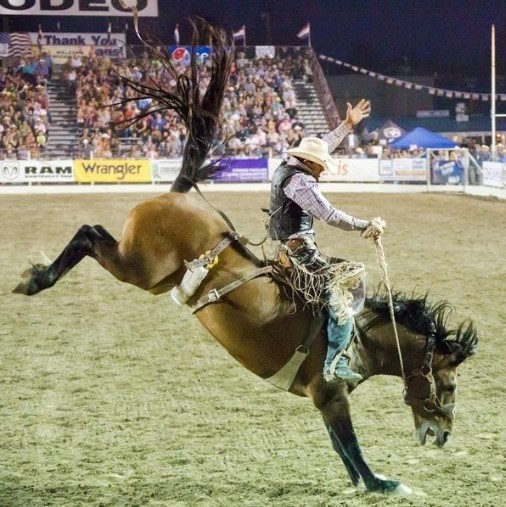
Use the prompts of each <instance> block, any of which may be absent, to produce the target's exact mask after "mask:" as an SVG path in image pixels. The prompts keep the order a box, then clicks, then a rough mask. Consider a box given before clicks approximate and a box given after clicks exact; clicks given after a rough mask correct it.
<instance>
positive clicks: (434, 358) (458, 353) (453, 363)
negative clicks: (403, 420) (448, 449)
mask: <svg viewBox="0 0 506 507" xmlns="http://www.w3.org/2000/svg"><path fill="white" fill-rule="evenodd" d="M440 324H441V322H440ZM450 336H452V338H453V339H450ZM477 341H478V337H477V332H476V329H475V327H474V324H473V323H472V322H465V323H463V324H461V325H460V327H459V328H458V329H457V330H456V331H450V332H447V331H446V330H445V329H444V326H438V327H437V328H436V327H434V334H431V335H429V336H428V338H427V346H426V348H425V357H424V359H423V363H422V365H421V367H420V368H417V369H415V370H413V371H411V372H406V390H405V393H404V401H405V402H406V403H407V404H408V405H410V406H411V409H412V411H413V417H414V421H415V433H414V436H415V440H416V441H417V442H418V443H419V444H420V445H424V444H425V442H426V439H427V435H430V436H433V437H435V443H436V445H437V446H438V447H443V446H444V445H445V444H446V442H447V441H448V440H449V438H450V436H451V433H452V428H453V421H454V419H455V413H456V391H457V366H458V365H459V364H460V363H461V362H462V361H464V360H465V359H466V358H467V357H469V356H471V355H472V354H474V352H475V350H476V345H477Z"/></svg>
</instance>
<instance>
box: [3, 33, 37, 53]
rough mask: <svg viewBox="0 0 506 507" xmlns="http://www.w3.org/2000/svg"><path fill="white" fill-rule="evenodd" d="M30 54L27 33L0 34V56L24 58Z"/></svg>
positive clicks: (29, 39)
mask: <svg viewBox="0 0 506 507" xmlns="http://www.w3.org/2000/svg"><path fill="white" fill-rule="evenodd" d="M31 53H32V39H31V37H30V34H29V33H28V32H14V33H7V32H0V56H26V55H30V54H31Z"/></svg>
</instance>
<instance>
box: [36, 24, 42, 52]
mask: <svg viewBox="0 0 506 507" xmlns="http://www.w3.org/2000/svg"><path fill="white" fill-rule="evenodd" d="M37 46H39V49H41V48H42V25H39V32H38V34H37Z"/></svg>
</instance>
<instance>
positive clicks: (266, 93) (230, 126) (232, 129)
mask: <svg viewBox="0 0 506 507" xmlns="http://www.w3.org/2000/svg"><path fill="white" fill-rule="evenodd" d="M173 63H174V66H175V67H176V69H177V71H178V72H181V73H182V72H187V71H188V70H187V67H185V66H184V65H183V64H182V63H181V62H176V61H173ZM199 69H200V76H201V79H202V83H203V86H205V85H206V83H207V82H208V78H209V68H208V61H206V60H203V61H201V62H200V63H199ZM119 76H125V77H127V78H129V79H132V80H134V81H139V82H141V83H149V81H150V79H156V80H157V81H158V82H161V83H163V86H164V87H165V88H166V89H168V90H173V89H174V85H175V79H174V76H172V75H171V74H170V73H169V72H168V71H167V70H166V69H165V68H164V67H163V66H162V65H161V64H160V62H159V61H158V60H156V59H150V58H149V56H148V55H147V53H144V54H143V55H142V56H141V57H140V58H138V59H131V60H125V61H115V62H114V61H111V60H109V59H107V58H97V57H95V56H93V55H91V56H88V57H85V58H82V59H81V58H73V59H69V62H67V64H66V65H65V66H64V68H63V75H62V79H64V80H65V82H66V85H67V87H68V89H69V91H71V92H73V91H74V90H75V91H76V94H77V122H78V124H79V127H80V132H81V149H80V151H81V154H82V156H91V155H93V157H94V158H102V157H105V158H107V157H111V156H112V157H114V156H118V155H120V156H129V157H149V158H167V157H179V156H181V155H182V153H183V150H184V144H185V139H186V131H185V125H184V124H183V123H182V122H181V120H180V119H179V117H178V116H177V115H176V113H174V112H173V111H164V112H156V111H154V112H153V113H152V114H147V115H146V116H144V117H143V118H141V119H140V120H138V121H136V122H134V123H131V124H129V121H130V120H131V119H133V118H134V117H137V116H138V115H142V114H144V113H145V112H146V111H149V110H150V108H152V107H153V106H154V105H153V104H152V103H151V101H150V100H149V99H142V100H134V101H132V102H129V103H126V104H125V103H123V104H121V103H120V102H121V101H122V100H123V99H125V98H135V95H134V92H133V91H132V90H131V89H130V88H128V87H126V86H125V85H124V84H123V81H122V80H121V78H120V77H119ZM294 76H296V77H301V78H302V77H304V76H305V79H309V66H308V64H307V61H306V60H305V59H304V58H303V57H302V56H299V57H295V58H293V57H289V58H286V59H284V60H280V59H279V60H278V59H272V58H267V57H265V58H255V59H247V58H245V57H244V54H243V53H241V52H239V53H238V55H237V58H236V60H235V63H234V67H233V70H232V73H231V77H230V83H229V86H228V88H227V90H226V93H225V99H224V104H223V112H222V130H221V138H220V139H217V140H216V145H217V149H218V148H220V147H222V146H224V147H225V154H227V155H233V156H235V157H249V156H262V155H267V154H268V155H274V156H276V155H280V154H282V153H284V152H285V151H286V149H288V148H290V147H293V146H294V145H296V144H297V143H298V142H299V141H300V139H301V137H302V136H303V129H304V125H303V124H302V123H301V122H300V121H299V119H298V117H297V101H296V97H295V93H294V89H293V83H292V80H293V77H294ZM220 154H224V153H223V150H222V151H221V153H220Z"/></svg>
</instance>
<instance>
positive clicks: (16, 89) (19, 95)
mask: <svg viewBox="0 0 506 507" xmlns="http://www.w3.org/2000/svg"><path fill="white" fill-rule="evenodd" d="M51 71H52V66H51V59H50V58H48V57H46V55H41V56H40V57H28V58H26V59H21V60H20V62H19V65H18V67H17V68H9V69H2V68H0V158H4V159H18V160H23V159H29V158H38V157H40V156H42V155H43V154H44V151H45V149H46V144H47V140H48V135H49V128H50V114H49V99H48V95H47V91H46V87H45V85H46V82H47V80H48V79H50V77H51Z"/></svg>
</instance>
